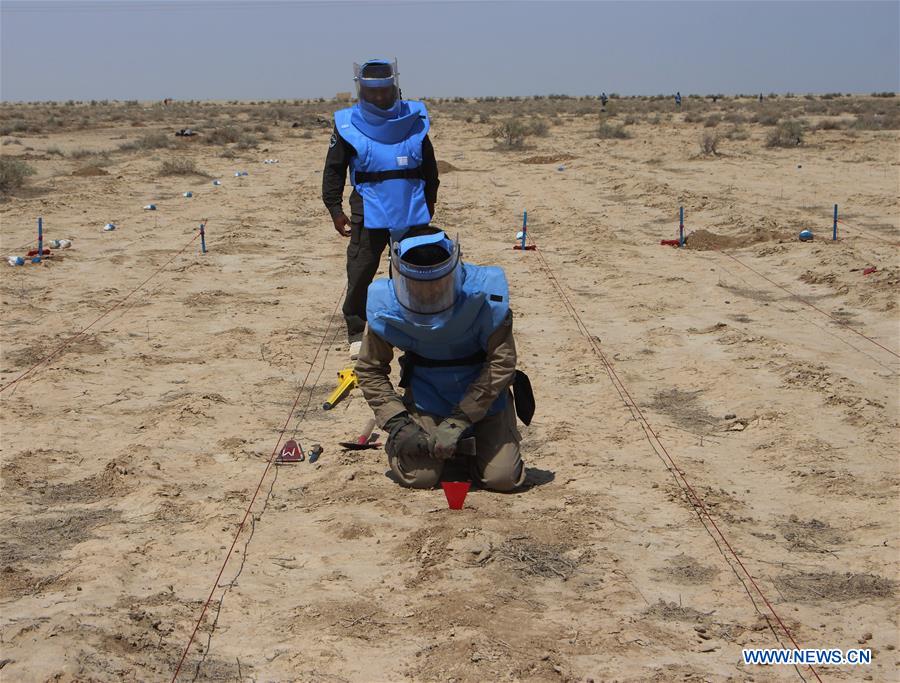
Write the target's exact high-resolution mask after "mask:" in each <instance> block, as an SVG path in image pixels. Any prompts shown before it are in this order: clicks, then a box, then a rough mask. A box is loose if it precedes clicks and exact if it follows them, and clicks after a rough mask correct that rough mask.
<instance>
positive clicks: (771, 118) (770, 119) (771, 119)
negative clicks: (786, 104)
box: [751, 114, 778, 126]
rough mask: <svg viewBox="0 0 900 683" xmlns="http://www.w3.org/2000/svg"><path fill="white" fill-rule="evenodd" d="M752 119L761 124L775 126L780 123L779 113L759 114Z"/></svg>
mask: <svg viewBox="0 0 900 683" xmlns="http://www.w3.org/2000/svg"><path fill="white" fill-rule="evenodd" d="M751 121H753V122H754V123H758V124H760V125H761V126H775V125H778V115H777V114H757V115H756V116H754V117H753V118H752V119H751Z"/></svg>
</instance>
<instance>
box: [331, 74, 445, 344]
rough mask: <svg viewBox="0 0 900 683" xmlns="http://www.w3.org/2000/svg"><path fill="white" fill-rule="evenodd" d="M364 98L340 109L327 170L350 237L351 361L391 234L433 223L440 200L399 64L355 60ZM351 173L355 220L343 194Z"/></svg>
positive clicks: (423, 130) (421, 109)
mask: <svg viewBox="0 0 900 683" xmlns="http://www.w3.org/2000/svg"><path fill="white" fill-rule="evenodd" d="M353 70H354V81H355V82H356V94H357V103H356V104H355V105H354V106H353V107H349V108H347V109H341V110H339V111H336V112H335V113H334V132H333V133H332V135H331V143H330V147H329V149H328V154H327V156H326V158H325V169H324V171H323V173H322V201H323V202H324V203H325V206H326V208H327V209H328V211H329V213H330V214H331V220H332V221H333V222H334V229H335V230H336V231H337V232H338V234H340V235H341V236H342V237H349V238H350V244H349V245H348V246H347V296H346V298H345V299H344V306H343V313H344V320H345V321H346V323H347V336H348V338H349V341H350V344H351V351H350V354H351V358H352V357H355V353H356V352H357V351H358V347H359V341H360V340H361V339H362V333H363V330H364V329H365V324H366V290H367V289H368V287H369V284H370V283H371V282H372V278H374V277H375V273H376V272H377V271H378V263H379V261H380V259H381V254H382V252H383V251H384V248H385V247H386V246H387V244H388V243H389V241H390V239H391V238H393V239H398V238H400V237H401V236H402V235H403V234H404V233H405V232H406V231H407V230H408V229H409V228H411V227H413V226H423V225H427V224H428V223H429V221H430V220H431V217H432V216H433V215H434V205H435V202H436V201H437V190H438V185H439V181H438V170H437V161H436V160H435V157H434V148H433V147H432V145H431V141H430V140H429V139H428V128H429V120H428V112H427V111H426V110H425V105H424V104H422V103H421V102H411V101H407V100H403V99H401V97H400V85H399V81H398V74H397V62H396V61H393V62H388V61H386V60H382V59H373V60H369V61H368V62H365V63H364V64H362V65H359V64H354V65H353ZM348 168H349V170H350V182H351V184H352V185H353V191H352V192H351V194H350V218H348V217H347V215H346V214H345V213H344V208H343V194H344V184H345V182H346V178H347V169H348Z"/></svg>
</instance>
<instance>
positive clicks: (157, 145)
mask: <svg viewBox="0 0 900 683" xmlns="http://www.w3.org/2000/svg"><path fill="white" fill-rule="evenodd" d="M171 146H172V140H170V139H169V137H168V136H167V135H166V134H165V133H147V134H146V135H142V136H141V137H139V138H138V139H137V140H134V141H133V142H123V143H122V144H121V145H119V149H120V150H121V151H123V152H131V151H134V150H138V149H165V148H167V147H171Z"/></svg>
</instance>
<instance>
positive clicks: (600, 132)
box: [597, 123, 631, 140]
mask: <svg viewBox="0 0 900 683" xmlns="http://www.w3.org/2000/svg"><path fill="white" fill-rule="evenodd" d="M597 137H598V138H600V139H601V140H625V139H627V138H630V137H631V135H629V134H628V131H627V130H625V126H614V125H612V124H611V123H601V124H600V126H599V127H598V128H597Z"/></svg>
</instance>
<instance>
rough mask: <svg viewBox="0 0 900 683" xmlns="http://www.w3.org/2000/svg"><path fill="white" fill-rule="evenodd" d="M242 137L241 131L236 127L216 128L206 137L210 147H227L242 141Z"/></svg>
mask: <svg viewBox="0 0 900 683" xmlns="http://www.w3.org/2000/svg"><path fill="white" fill-rule="evenodd" d="M241 135H242V133H241V131H240V129H239V128H235V127H234V126H225V127H224V128H216V129H214V130H213V131H211V132H210V133H209V135H207V136H206V143H207V144H209V145H227V144H229V143H231V142H237V141H238V140H240V139H241Z"/></svg>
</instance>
